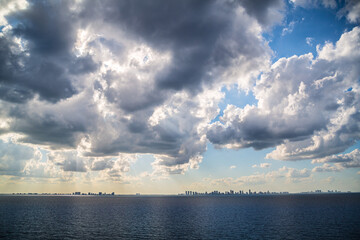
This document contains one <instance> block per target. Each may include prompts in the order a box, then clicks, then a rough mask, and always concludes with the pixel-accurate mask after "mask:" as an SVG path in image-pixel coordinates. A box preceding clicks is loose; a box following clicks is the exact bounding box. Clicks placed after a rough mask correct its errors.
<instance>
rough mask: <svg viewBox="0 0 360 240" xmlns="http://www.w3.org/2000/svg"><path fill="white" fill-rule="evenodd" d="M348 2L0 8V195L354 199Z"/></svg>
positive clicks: (354, 70)
mask: <svg viewBox="0 0 360 240" xmlns="http://www.w3.org/2000/svg"><path fill="white" fill-rule="evenodd" d="M359 23H360V1H356V0H346V1H341V0H339V1H336V0H316V1H308V0H264V1H258V0H255V1H254V0H253V1H252V0H239V1H232V0H228V1H225V0H224V1H198V0H197V1H166V0H151V1H136V0H135V1H130V0H120V1H115V0H113V1H112V0H105V1H26V0H14V1H7V0H0V193H12V192H39V193H41V192H76V191H81V192H100V191H102V192H115V193H117V194H118V193H119V194H121V193H124V194H127V193H128V194H134V193H138V192H140V193H142V194H150V193H151V194H177V193H180V192H185V191H187V190H191V191H198V192H205V191H208V192H209V191H213V190H219V191H228V190H229V189H233V190H235V191H239V190H248V189H252V190H253V191H267V190H269V191H271V192H272V191H274V192H275V191H276V192H281V191H289V192H302V191H311V190H313V191H314V190H316V189H321V190H341V191H353V192H359V191H360V169H359V168H360V150H359V148H360V112H359V109H360V67H359V66H360V27H359Z"/></svg>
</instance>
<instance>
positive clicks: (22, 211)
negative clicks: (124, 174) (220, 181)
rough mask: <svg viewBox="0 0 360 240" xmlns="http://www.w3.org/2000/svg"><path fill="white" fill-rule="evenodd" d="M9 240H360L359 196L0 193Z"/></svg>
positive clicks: (1, 228)
mask: <svg viewBox="0 0 360 240" xmlns="http://www.w3.org/2000/svg"><path fill="white" fill-rule="evenodd" d="M2 237H5V238H8V239H91V238H97V239H98V238H106V239H360V194H333V195H331V194H324V195H286V196H237V197H234V196H227V197H226V196H224V197H176V196H166V197H116V196H115V197H100V196H88V197H87V196H79V197H72V196H0V238H2Z"/></svg>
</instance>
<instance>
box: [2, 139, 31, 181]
mask: <svg viewBox="0 0 360 240" xmlns="http://www.w3.org/2000/svg"><path fill="white" fill-rule="evenodd" d="M34 157H35V151H34V150H33V149H32V148H31V147H27V146H20V145H17V144H16V143H13V142H11V141H10V142H4V141H2V140H0V175H15V176H16V175H20V174H21V172H22V170H23V169H24V167H25V165H26V162H27V161H29V160H31V159H33V158H34Z"/></svg>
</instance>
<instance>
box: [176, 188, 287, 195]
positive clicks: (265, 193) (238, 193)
mask: <svg viewBox="0 0 360 240" xmlns="http://www.w3.org/2000/svg"><path fill="white" fill-rule="evenodd" d="M270 194H273V195H275V194H289V192H270V191H264V192H262V191H260V192H256V191H254V192H253V191H251V189H249V191H246V192H245V191H243V190H240V191H238V192H235V191H234V190H230V191H225V192H220V191H212V192H203V193H201V192H195V191H185V195H186V196H198V195H270ZM182 195H184V194H182Z"/></svg>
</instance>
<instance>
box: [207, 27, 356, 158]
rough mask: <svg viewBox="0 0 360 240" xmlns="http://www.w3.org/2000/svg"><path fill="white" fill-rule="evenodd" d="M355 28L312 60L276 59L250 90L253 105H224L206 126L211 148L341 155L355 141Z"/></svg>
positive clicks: (309, 56)
mask: <svg viewBox="0 0 360 240" xmlns="http://www.w3.org/2000/svg"><path fill="white" fill-rule="evenodd" d="M359 43H360V28H358V27H355V28H354V29H353V30H351V31H349V32H345V33H344V34H343V35H342V36H341V38H340V39H339V41H338V42H337V43H336V44H335V45H333V44H332V43H326V44H325V45H324V46H323V47H318V48H317V51H318V57H317V58H315V59H314V57H313V55H312V54H311V53H310V54H305V55H301V56H292V57H290V58H282V59H279V60H278V61H277V62H275V63H274V64H273V65H272V67H271V70H270V71H269V72H266V73H264V74H262V76H261V78H260V79H259V80H258V81H257V83H256V85H255V87H254V90H253V92H254V96H255V98H256V99H257V100H258V103H257V105H256V106H255V105H246V106H245V107H244V108H239V107H235V106H233V105H228V106H227V108H226V109H225V110H224V114H223V116H221V117H220V121H218V122H215V123H213V124H211V126H210V127H209V130H208V132H207V137H208V139H209V140H210V141H211V142H212V143H213V144H215V145H216V146H217V147H219V148H220V147H225V148H233V149H239V148H247V147H253V148H254V149H263V148H267V147H276V149H275V150H274V151H273V152H271V153H269V154H268V155H267V158H272V159H280V160H298V159H313V158H321V157H324V156H328V155H331V154H336V153H340V152H342V151H344V150H345V149H346V148H348V147H349V146H351V145H353V144H354V143H355V142H356V141H357V140H358V139H360V126H359V121H358V120H359V114H358V113H359V108H358V106H360V104H359V99H360V95H359V90H358V89H359V82H358V79H359V77H360V72H359V70H358V65H359V63H360V52H359V49H360V48H359V47H358V45H359Z"/></svg>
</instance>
